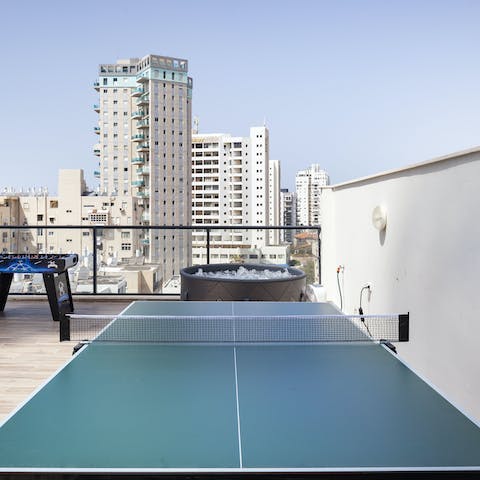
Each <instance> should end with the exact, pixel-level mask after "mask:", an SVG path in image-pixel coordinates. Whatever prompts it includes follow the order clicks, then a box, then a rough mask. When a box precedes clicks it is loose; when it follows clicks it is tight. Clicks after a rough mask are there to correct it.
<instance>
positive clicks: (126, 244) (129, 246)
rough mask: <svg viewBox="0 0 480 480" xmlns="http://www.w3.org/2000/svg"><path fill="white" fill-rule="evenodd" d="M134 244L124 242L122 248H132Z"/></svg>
mask: <svg viewBox="0 0 480 480" xmlns="http://www.w3.org/2000/svg"><path fill="white" fill-rule="evenodd" d="M131 249H132V244H131V243H122V250H131Z"/></svg>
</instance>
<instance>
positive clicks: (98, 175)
mask: <svg viewBox="0 0 480 480" xmlns="http://www.w3.org/2000/svg"><path fill="white" fill-rule="evenodd" d="M93 176H94V177H95V178H100V172H99V171H98V170H94V172H93Z"/></svg>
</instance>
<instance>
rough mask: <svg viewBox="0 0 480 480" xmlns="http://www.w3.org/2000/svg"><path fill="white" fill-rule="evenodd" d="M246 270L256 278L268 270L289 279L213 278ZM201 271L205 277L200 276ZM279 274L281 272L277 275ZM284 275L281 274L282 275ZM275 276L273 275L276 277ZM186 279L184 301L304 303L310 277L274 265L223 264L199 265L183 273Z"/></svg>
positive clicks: (183, 277) (182, 276)
mask: <svg viewBox="0 0 480 480" xmlns="http://www.w3.org/2000/svg"><path fill="white" fill-rule="evenodd" d="M240 267H243V268H245V269H246V270H248V271H252V270H254V271H256V272H251V273H253V274H254V275H253V276H255V274H256V273H257V272H258V274H260V273H263V272H264V271H265V270H268V272H266V273H267V274H268V273H272V274H273V275H279V274H280V273H281V274H282V275H286V274H287V272H288V276H281V277H273V278H242V277H241V276H236V275H235V276H234V275H232V276H231V277H230V276H229V277H228V278H222V277H215V276H212V274H214V273H215V272H226V271H230V272H232V271H233V272H237V271H238V270H239V269H240ZM199 271H200V272H201V273H202V274H199ZM275 272H277V273H275ZM278 272H280V273H278ZM273 275H271V276H273ZM180 276H181V279H182V289H181V299H182V300H219V301H243V300H250V301H257V302H258V301H260V302H300V301H303V300H304V296H305V286H306V275H305V273H304V272H302V271H301V270H298V269H296V268H291V267H278V266H274V265H258V264H243V263H242V264H237V263H220V264H210V265H195V266H193V267H187V268H183V269H182V270H181V271H180Z"/></svg>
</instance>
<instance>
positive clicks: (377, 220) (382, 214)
mask: <svg viewBox="0 0 480 480" xmlns="http://www.w3.org/2000/svg"><path fill="white" fill-rule="evenodd" d="M372 223H373V226H374V227H375V228H376V229H377V230H378V231H379V232H381V231H382V230H385V228H387V209H386V208H385V207H384V206H383V205H377V206H376V207H375V208H374V209H373V212H372Z"/></svg>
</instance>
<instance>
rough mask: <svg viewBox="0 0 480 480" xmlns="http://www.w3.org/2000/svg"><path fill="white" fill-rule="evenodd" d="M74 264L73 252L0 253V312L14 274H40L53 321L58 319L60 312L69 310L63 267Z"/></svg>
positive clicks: (76, 259) (71, 300)
mask: <svg viewBox="0 0 480 480" xmlns="http://www.w3.org/2000/svg"><path fill="white" fill-rule="evenodd" d="M77 263H78V255H77V254H68V255H61V254H16V253H4V254H0V311H1V312H3V310H4V308H5V304H6V303H7V298H8V293H9V291H10V286H11V284H12V279H13V275H14V274H15V273H29V274H34V273H41V274H42V275H43V281H44V283H45V289H46V290H47V296H48V302H49V304H50V310H51V312H52V318H53V320H56V321H58V320H59V319H60V312H63V313H69V312H73V299H72V291H71V288H70V280H69V279H68V272H67V270H68V269H69V268H70V267H73V266H75V265H76V264H77Z"/></svg>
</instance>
